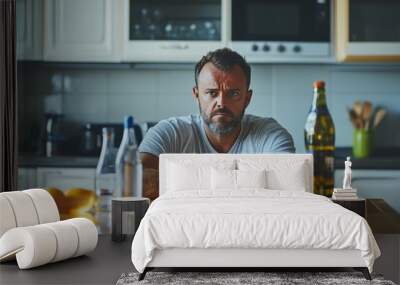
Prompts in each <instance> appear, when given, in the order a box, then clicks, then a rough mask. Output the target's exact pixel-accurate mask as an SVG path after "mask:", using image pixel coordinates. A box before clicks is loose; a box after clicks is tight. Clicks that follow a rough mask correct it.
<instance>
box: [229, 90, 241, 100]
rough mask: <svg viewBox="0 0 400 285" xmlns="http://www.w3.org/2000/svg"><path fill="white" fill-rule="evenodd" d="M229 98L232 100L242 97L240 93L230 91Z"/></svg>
mask: <svg viewBox="0 0 400 285" xmlns="http://www.w3.org/2000/svg"><path fill="white" fill-rule="evenodd" d="M229 96H230V97H231V98H239V97H240V92H239V91H236V90H235V91H230V92H229Z"/></svg>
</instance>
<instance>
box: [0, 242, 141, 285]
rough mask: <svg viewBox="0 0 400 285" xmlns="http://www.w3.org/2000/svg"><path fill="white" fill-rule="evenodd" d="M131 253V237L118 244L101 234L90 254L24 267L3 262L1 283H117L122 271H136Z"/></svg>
mask: <svg viewBox="0 0 400 285" xmlns="http://www.w3.org/2000/svg"><path fill="white" fill-rule="evenodd" d="M130 254H131V240H126V241H124V242H121V243H116V242H112V241H111V237H110V236H99V242H98V244H97V247H96V249H95V250H94V251H93V252H91V253H89V254H88V255H87V256H80V257H76V258H72V259H68V260H64V261H60V262H57V263H51V264H47V265H43V266H40V267H36V268H33V269H25V270H19V268H18V265H17V263H16V261H13V262H7V263H1V264H0V284H1V285H9V284H12V285H16V284H115V283H116V282H117V280H118V278H119V277H120V275H121V274H122V273H124V272H132V271H134V267H133V265H132V261H131V258H130Z"/></svg>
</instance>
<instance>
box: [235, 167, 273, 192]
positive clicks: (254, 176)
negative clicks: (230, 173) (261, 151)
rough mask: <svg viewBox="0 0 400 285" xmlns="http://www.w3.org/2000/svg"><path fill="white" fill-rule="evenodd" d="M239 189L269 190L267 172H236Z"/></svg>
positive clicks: (262, 170) (263, 170)
mask: <svg viewBox="0 0 400 285" xmlns="http://www.w3.org/2000/svg"><path fill="white" fill-rule="evenodd" d="M236 183H237V188H267V172H266V170H265V169H261V170H236Z"/></svg>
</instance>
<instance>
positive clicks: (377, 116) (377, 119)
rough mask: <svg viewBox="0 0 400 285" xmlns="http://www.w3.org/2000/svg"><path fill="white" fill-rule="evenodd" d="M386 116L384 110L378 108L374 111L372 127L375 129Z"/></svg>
mask: <svg viewBox="0 0 400 285" xmlns="http://www.w3.org/2000/svg"><path fill="white" fill-rule="evenodd" d="M385 116H386V110H385V109H382V108H380V109H379V110H378V111H376V113H375V117H374V123H373V128H374V129H375V128H376V127H377V126H379V124H380V123H381V122H382V120H383V118H384V117H385Z"/></svg>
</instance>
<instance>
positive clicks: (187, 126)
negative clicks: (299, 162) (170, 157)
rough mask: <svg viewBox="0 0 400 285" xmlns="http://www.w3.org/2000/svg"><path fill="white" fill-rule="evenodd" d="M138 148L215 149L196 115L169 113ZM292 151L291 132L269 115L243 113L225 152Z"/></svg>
mask: <svg viewBox="0 0 400 285" xmlns="http://www.w3.org/2000/svg"><path fill="white" fill-rule="evenodd" d="M139 151H140V152H146V153H150V154H153V155H155V156H158V155H159V154H161V153H217V151H216V150H215V149H214V148H213V146H212V145H211V143H210V142H209V140H208V138H207V135H206V133H205V130H204V122H203V119H202V118H201V116H200V115H189V116H183V117H172V118H169V119H166V120H162V121H160V122H159V123H158V124H157V125H155V126H154V127H152V128H150V129H149V131H148V132H147V133H146V135H145V137H144V139H143V141H142V143H141V144H140V146H139ZM268 152H295V148H294V144H293V139H292V136H291V135H290V134H289V132H288V131H287V130H286V129H284V128H283V127H282V126H281V125H279V124H278V122H277V121H275V120H274V119H272V118H263V117H258V116H254V115H247V114H245V115H244V116H243V120H242V125H241V130H240V134H239V136H238V138H237V139H236V141H235V143H234V144H233V146H232V147H231V148H230V150H229V152H228V153H268Z"/></svg>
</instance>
